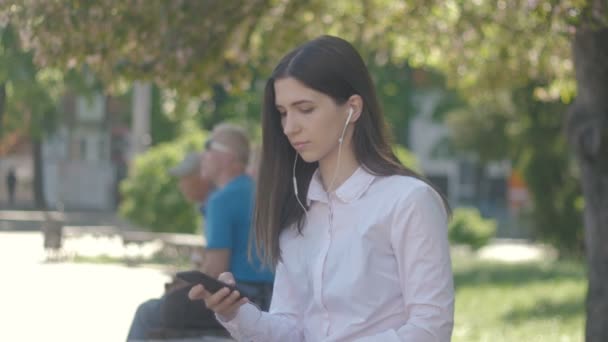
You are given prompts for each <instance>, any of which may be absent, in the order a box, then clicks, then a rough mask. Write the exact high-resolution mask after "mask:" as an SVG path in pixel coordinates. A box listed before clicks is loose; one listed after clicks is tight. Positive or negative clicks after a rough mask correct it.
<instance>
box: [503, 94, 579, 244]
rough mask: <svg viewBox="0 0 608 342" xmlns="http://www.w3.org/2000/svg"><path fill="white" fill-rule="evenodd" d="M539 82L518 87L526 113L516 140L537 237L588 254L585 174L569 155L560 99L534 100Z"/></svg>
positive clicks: (518, 99)
mask: <svg viewBox="0 0 608 342" xmlns="http://www.w3.org/2000/svg"><path fill="white" fill-rule="evenodd" d="M534 86H535V85H534V84H530V85H528V86H527V87H524V88H520V89H516V90H515V91H514V92H513V101H514V103H515V105H516V106H517V108H518V109H519V110H520V111H521V114H520V115H521V116H522V117H521V119H520V122H519V126H520V132H521V133H520V134H519V135H518V137H517V139H514V141H513V143H514V144H515V146H514V153H515V154H516V155H517V156H518V158H516V159H514V160H515V161H516V166H517V167H518V168H519V169H520V170H521V171H522V174H523V177H524V179H525V181H526V183H527V184H528V188H529V190H530V193H531V195H532V202H533V208H532V212H531V218H532V220H533V222H534V233H535V235H536V236H537V237H538V238H540V239H542V240H544V241H547V242H549V243H551V244H552V245H554V246H555V247H557V248H558V250H559V252H560V254H561V255H562V256H564V255H570V256H580V255H581V254H582V252H583V220H582V209H581V206H580V205H577V203H578V202H580V200H581V198H582V191H581V188H580V180H579V175H578V174H577V173H576V172H575V169H576V168H575V165H574V160H573V157H572V156H571V155H570V154H569V153H568V150H569V148H568V143H567V141H566V137H565V136H564V135H563V134H561V133H562V131H563V130H564V127H563V124H564V122H563V119H562V114H563V113H564V112H565V111H566V105H565V104H563V103H561V102H560V101H549V102H544V101H540V100H538V99H536V98H535V97H534V96H532V95H531V94H532V91H531V89H533V88H534Z"/></svg>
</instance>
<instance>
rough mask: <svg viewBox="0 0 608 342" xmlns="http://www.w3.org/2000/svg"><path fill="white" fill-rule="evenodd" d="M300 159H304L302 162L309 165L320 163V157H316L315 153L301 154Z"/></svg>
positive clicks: (306, 152) (304, 152)
mask: <svg viewBox="0 0 608 342" xmlns="http://www.w3.org/2000/svg"><path fill="white" fill-rule="evenodd" d="M300 158H302V160H303V161H305V162H307V163H314V162H318V161H319V156H317V155H315V154H314V153H310V152H308V151H302V152H300Z"/></svg>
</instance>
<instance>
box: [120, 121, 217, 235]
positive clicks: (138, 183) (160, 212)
mask: <svg viewBox="0 0 608 342" xmlns="http://www.w3.org/2000/svg"><path fill="white" fill-rule="evenodd" d="M205 136H206V134H205V133H204V132H202V131H192V132H188V133H187V134H186V135H184V136H183V137H182V138H180V139H177V140H175V141H173V142H166V143H162V144H159V145H157V146H154V147H152V148H150V149H149V150H148V151H146V152H145V153H144V154H142V155H140V156H138V157H137V158H136V159H135V161H134V166H133V167H132V168H131V170H130V173H129V175H128V177H127V178H126V179H125V180H124V181H123V182H122V183H121V186H120V191H121V194H122V197H123V201H122V203H121V205H120V208H119V213H120V215H121V216H123V217H124V218H126V219H128V220H129V221H131V222H133V223H134V224H136V225H138V226H140V227H142V228H143V229H148V230H150V231H155V232H179V233H194V232H195V231H197V229H198V227H200V226H201V218H200V214H199V212H198V208H197V207H196V205H194V204H191V203H188V202H187V201H186V200H185V199H184V197H183V196H182V194H181V193H180V191H179V188H178V185H177V179H175V178H174V177H172V176H171V175H169V173H168V169H169V168H171V167H172V166H174V165H176V164H177V163H179V162H180V161H181V159H182V158H183V156H184V155H185V154H186V153H187V152H190V151H198V150H201V149H202V146H203V144H204V141H205Z"/></svg>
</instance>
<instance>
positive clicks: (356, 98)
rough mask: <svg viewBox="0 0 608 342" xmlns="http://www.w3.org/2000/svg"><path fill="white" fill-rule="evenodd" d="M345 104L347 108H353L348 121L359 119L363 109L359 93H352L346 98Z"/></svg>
mask: <svg viewBox="0 0 608 342" xmlns="http://www.w3.org/2000/svg"><path fill="white" fill-rule="evenodd" d="M347 105H348V107H349V110H350V109H352V110H353V115H352V116H351V118H350V122H356V121H357V120H359V117H360V116H361V112H362V111H363V98H361V96H360V95H357V94H355V95H352V96H351V97H349V98H348V101H347Z"/></svg>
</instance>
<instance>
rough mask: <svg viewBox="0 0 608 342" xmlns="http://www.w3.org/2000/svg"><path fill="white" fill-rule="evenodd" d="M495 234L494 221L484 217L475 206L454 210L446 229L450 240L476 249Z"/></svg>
mask: <svg viewBox="0 0 608 342" xmlns="http://www.w3.org/2000/svg"><path fill="white" fill-rule="evenodd" d="M495 234H496V221H494V220H491V219H484V218H483V217H481V215H480V213H479V210H477V209H476V208H458V209H456V210H454V212H453V216H452V220H451V222H450V225H449V229H448V236H449V238H450V242H452V243H457V244H464V245H468V246H470V247H471V248H472V249H473V250H477V249H479V248H481V247H483V246H485V245H486V244H487V243H488V241H490V239H491V238H492V237H494V235H495Z"/></svg>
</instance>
